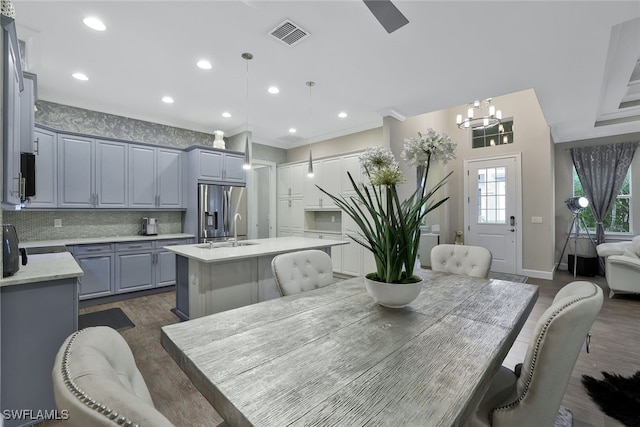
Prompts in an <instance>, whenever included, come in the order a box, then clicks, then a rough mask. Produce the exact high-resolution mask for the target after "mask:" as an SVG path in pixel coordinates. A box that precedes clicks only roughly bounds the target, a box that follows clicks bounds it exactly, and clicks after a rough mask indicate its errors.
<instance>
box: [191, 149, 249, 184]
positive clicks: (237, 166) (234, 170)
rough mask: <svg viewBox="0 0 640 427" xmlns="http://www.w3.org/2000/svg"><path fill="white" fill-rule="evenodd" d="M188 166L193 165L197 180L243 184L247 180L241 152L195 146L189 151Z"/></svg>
mask: <svg viewBox="0 0 640 427" xmlns="http://www.w3.org/2000/svg"><path fill="white" fill-rule="evenodd" d="M189 164H190V167H195V168H196V171H197V175H196V177H197V180H198V181H204V182H216V183H229V184H231V185H238V184H240V185H244V184H245V183H246V182H247V178H246V173H245V170H244V169H243V168H242V165H243V164H244V155H243V154H242V153H231V152H226V151H222V150H208V149H201V148H196V149H194V150H191V151H189Z"/></svg>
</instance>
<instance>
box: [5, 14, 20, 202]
mask: <svg viewBox="0 0 640 427" xmlns="http://www.w3.org/2000/svg"><path fill="white" fill-rule="evenodd" d="M1 20H2V21H1V22H2V28H3V29H2V45H3V46H2V52H3V53H2V55H3V60H2V62H3V67H2V75H3V79H2V84H3V96H2V100H3V105H2V122H3V124H4V125H3V126H2V129H3V130H2V139H3V143H2V146H3V166H4V167H3V197H2V201H3V202H4V204H5V205H19V204H20V199H21V194H22V193H21V188H22V176H21V174H20V92H21V91H22V90H23V88H24V86H23V80H22V67H21V65H20V56H19V52H18V37H17V35H16V28H15V21H14V20H13V19H11V18H7V17H6V16H5V15H1Z"/></svg>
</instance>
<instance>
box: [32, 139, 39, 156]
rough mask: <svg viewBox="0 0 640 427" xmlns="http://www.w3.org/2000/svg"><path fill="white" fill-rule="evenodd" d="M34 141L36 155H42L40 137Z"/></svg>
mask: <svg viewBox="0 0 640 427" xmlns="http://www.w3.org/2000/svg"><path fill="white" fill-rule="evenodd" d="M33 143H34V144H35V148H34V149H33V152H34V153H36V155H40V138H39V137H38V138H36V140H35V141H33Z"/></svg>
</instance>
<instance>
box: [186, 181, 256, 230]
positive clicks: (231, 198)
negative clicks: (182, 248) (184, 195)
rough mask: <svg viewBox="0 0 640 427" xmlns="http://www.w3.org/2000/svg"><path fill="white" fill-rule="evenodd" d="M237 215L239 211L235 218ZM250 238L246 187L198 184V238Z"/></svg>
mask: <svg viewBox="0 0 640 427" xmlns="http://www.w3.org/2000/svg"><path fill="white" fill-rule="evenodd" d="M236 214H240V215H239V216H238V217H236ZM234 225H237V227H238V229H237V235H238V240H241V239H246V238H247V190H246V188H245V187H233V186H230V185H209V184H198V241H199V242H200V243H206V242H211V241H216V240H218V241H219V240H226V239H229V238H232V237H234Z"/></svg>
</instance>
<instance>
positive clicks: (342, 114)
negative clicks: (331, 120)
mask: <svg viewBox="0 0 640 427" xmlns="http://www.w3.org/2000/svg"><path fill="white" fill-rule="evenodd" d="M338 117H340V118H341V119H344V118H345V117H347V113H345V112H344V111H341V112H340V113H338Z"/></svg>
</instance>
